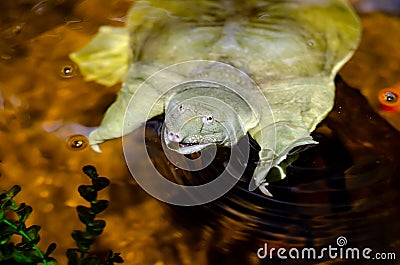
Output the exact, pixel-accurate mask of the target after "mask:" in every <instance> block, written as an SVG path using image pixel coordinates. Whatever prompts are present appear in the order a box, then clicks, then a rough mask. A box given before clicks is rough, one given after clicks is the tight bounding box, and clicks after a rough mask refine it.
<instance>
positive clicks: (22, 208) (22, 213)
mask: <svg viewBox="0 0 400 265" xmlns="http://www.w3.org/2000/svg"><path fill="white" fill-rule="evenodd" d="M15 212H16V213H17V215H18V218H19V220H20V222H21V223H25V221H26V220H27V219H28V217H29V216H30V215H31V213H32V207H31V206H27V205H25V203H21V204H20V205H19V206H18V208H17V209H15Z"/></svg>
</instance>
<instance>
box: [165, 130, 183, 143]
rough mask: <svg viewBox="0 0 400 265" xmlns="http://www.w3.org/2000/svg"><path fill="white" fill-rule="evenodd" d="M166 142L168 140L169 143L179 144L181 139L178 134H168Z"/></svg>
mask: <svg viewBox="0 0 400 265" xmlns="http://www.w3.org/2000/svg"><path fill="white" fill-rule="evenodd" d="M168 140H170V141H171V142H176V143H179V142H180V141H181V138H180V137H179V134H177V133H173V132H170V133H168Z"/></svg>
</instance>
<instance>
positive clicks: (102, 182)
mask: <svg viewBox="0 0 400 265" xmlns="http://www.w3.org/2000/svg"><path fill="white" fill-rule="evenodd" d="M92 184H93V188H94V189H95V190H97V191H99V190H102V189H104V188H106V187H107V186H108V185H110V180H108V178H104V177H100V178H96V179H93V180H92Z"/></svg>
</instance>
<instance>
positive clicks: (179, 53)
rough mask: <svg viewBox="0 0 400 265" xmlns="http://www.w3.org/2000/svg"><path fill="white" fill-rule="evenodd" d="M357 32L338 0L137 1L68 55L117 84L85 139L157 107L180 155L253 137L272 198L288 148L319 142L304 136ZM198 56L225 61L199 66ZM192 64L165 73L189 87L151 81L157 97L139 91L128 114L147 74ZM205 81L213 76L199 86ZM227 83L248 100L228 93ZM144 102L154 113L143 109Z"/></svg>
mask: <svg viewBox="0 0 400 265" xmlns="http://www.w3.org/2000/svg"><path fill="white" fill-rule="evenodd" d="M359 38H360V22H359V19H358V17H357V15H356V14H355V13H354V11H353V10H352V8H351V6H350V5H349V4H348V3H347V2H346V1H344V0H324V1H319V0H286V1H281V0H275V1H274V0H269V1H260V0H257V1H254V0H249V1H237V0H220V1H210V0H197V1H196V0H189V1H188V0H170V1H165V0H138V1H136V2H135V3H134V4H133V6H132V8H131V9H130V11H129V13H128V15H127V21H126V27H125V28H117V27H111V26H103V27H101V28H100V30H99V33H98V34H97V35H96V36H95V38H94V39H93V40H92V41H91V42H90V43H89V44H88V45H87V46H86V47H84V48H83V49H81V50H80V51H77V52H75V53H72V54H71V56H70V57H71V59H72V60H73V61H75V62H76V63H77V64H78V65H79V68H80V71H81V73H82V74H83V75H84V76H85V77H86V79H87V80H94V81H96V82H99V83H101V84H105V85H113V84H115V83H116V82H118V81H120V80H122V81H123V85H122V89H121V91H120V92H119V94H118V97H117V100H116V101H115V102H114V103H113V104H112V105H111V106H110V107H109V109H108V110H107V112H106V113H105V116H104V119H103V121H102V123H101V125H100V126H99V127H98V128H97V129H96V130H94V131H93V132H91V134H90V136H89V142H90V144H91V145H92V147H93V148H94V149H95V150H98V151H99V150H100V149H99V147H98V144H99V143H101V142H103V141H105V140H108V139H112V138H117V137H121V136H122V135H123V134H127V133H129V132H131V131H133V130H134V129H136V128H138V127H139V126H141V125H142V124H143V117H146V119H149V118H151V117H154V116H156V115H159V114H162V113H165V122H164V124H165V130H164V133H163V135H162V138H163V140H164V142H165V143H166V145H167V146H168V147H169V148H171V149H173V150H175V151H176V152H179V153H181V154H188V153H193V152H196V151H200V150H202V149H204V148H206V147H208V146H210V145H221V146H230V145H233V144H235V143H236V142H237V141H238V139H240V137H242V136H244V135H246V133H249V134H250V135H251V136H252V137H253V138H254V139H255V140H256V141H257V143H258V144H259V145H260V147H261V150H260V152H259V158H260V161H259V164H258V166H257V167H256V169H255V171H254V176H253V181H254V184H255V186H256V187H260V188H261V190H262V191H263V192H264V193H267V194H268V191H267V189H266V188H265V186H266V185H267V184H268V181H269V180H268V178H267V174H268V172H271V170H270V169H271V168H275V172H278V174H279V176H280V178H284V177H285V167H286V166H287V164H288V157H289V155H290V154H291V150H294V149H296V148H297V147H300V146H305V145H310V144H316V143H317V142H315V141H314V140H313V139H312V137H311V136H310V132H312V131H313V130H314V129H315V128H316V126H317V124H318V123H319V122H320V121H321V120H322V119H323V118H324V117H325V116H326V115H327V114H328V112H329V111H330V110H331V108H332V106H333V102H334V93H335V91H334V90H335V86H334V82H333V79H334V77H335V75H336V73H337V71H338V70H339V69H340V68H341V66H342V65H343V64H344V63H345V62H346V61H347V60H348V59H349V58H350V57H351V55H352V54H353V52H354V51H355V49H356V48H357V46H358V43H359ZM201 60H207V61H213V62H221V63H215V65H211V66H204V65H202V62H203V61H201ZM188 61H189V62H194V64H193V63H191V64H190V65H189V66H188V67H180V68H179V69H178V70H179V71H178V70H176V69H172V70H170V71H169V72H168V71H167V73H165V71H164V72H163V78H164V79H163V80H169V81H170V80H173V81H174V80H175V81H176V83H175V84H179V83H185V84H186V83H187V84H188V85H184V86H176V87H174V86H170V87H169V88H168V89H166V88H160V87H163V84H162V82H158V84H153V85H150V86H148V88H146V89H148V91H147V92H146V93H148V94H149V95H154V94H155V95H157V94H159V99H158V100H157V102H148V100H147V99H146V97H143V98H142V99H141V100H139V101H137V103H136V104H137V106H135V107H136V108H135V110H134V111H129V110H128V111H127V107H128V104H129V101H130V99H131V98H132V96H133V95H134V94H135V92H137V90H138V88H139V87H140V86H141V84H142V83H143V82H144V80H146V79H147V78H149V77H150V76H152V75H153V74H154V73H160V70H162V69H163V68H165V67H167V66H171V65H174V64H179V63H183V62H188ZM196 65H199V67H198V68H196ZM222 65H225V66H222ZM229 66H231V67H232V69H239V70H240V71H239V70H238V72H236V74H235V71H234V70H232V69H230V68H229ZM161 72H162V71H161ZM243 75H246V76H249V77H251V78H252V80H254V84H255V85H254V84H250V83H249V82H247V81H246V80H244V79H245V78H244V79H243V78H242V76H243ZM189 79H192V80H194V81H193V82H186V81H187V80H189ZM208 79H210V80H211V81H212V82H210V83H207V82H198V83H196V82H197V81H199V80H200V81H206V80H208ZM155 83H157V82H155ZM172 83H173V82H172ZM207 84H209V85H207ZM230 85H232V86H235V85H236V86H237V87H239V89H241V90H242V92H243V93H242V94H243V95H244V96H242V95H239V96H238V94H241V93H240V92H241V91H238V90H235V89H233V90H231V91H229V89H227V87H229V86H230ZM255 89H258V92H257V91H255ZM167 90H168V91H167ZM253 90H254V91H253ZM165 92H168V93H165ZM260 92H261V97H260V94H257V93H260ZM233 94H235V95H233ZM204 96H207V98H208V99H206V98H204ZM199 97H201V99H200V100H199ZM261 98H263V99H261ZM149 106H152V110H151V111H150V112H149V111H144V109H148V108H149ZM265 106H268V108H266V107H265ZM265 109H267V110H265ZM268 110H270V112H268ZM125 113H126V115H127V116H128V120H129V122H127V123H126V122H125V124H124V115H125ZM271 113H272V115H271ZM231 134H235V137H232V135H231ZM285 160H286V161H285Z"/></svg>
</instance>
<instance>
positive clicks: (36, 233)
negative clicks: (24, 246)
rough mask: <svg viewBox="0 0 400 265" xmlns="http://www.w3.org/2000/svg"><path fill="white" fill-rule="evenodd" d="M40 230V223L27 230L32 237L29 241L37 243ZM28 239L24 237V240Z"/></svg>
mask: <svg viewBox="0 0 400 265" xmlns="http://www.w3.org/2000/svg"><path fill="white" fill-rule="evenodd" d="M39 230H40V226H38V225H32V226H30V227H28V228H27V229H26V230H25V234H27V236H28V237H29V238H30V239H31V240H30V242H29V243H34V244H37V243H38V242H39V240H40V237H39ZM26 240H27V239H26V238H23V242H24V241H26Z"/></svg>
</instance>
